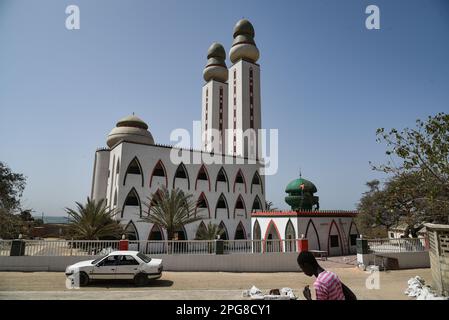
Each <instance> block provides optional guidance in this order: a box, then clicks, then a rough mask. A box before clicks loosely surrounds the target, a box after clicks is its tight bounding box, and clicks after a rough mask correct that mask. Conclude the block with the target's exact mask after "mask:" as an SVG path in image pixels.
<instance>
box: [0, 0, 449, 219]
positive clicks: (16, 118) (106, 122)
mask: <svg viewBox="0 0 449 320" xmlns="http://www.w3.org/2000/svg"><path fill="white" fill-rule="evenodd" d="M70 4H76V5H78V6H79V8H80V11H81V29H80V30H76V31H68V30H67V29H66V28H65V19H66V14H65V8H66V6H68V5H70ZM369 4H375V5H378V6H379V8H380V12H381V29H380V30H367V29H366V28H365V19H366V17H367V15H366V14H365V8H366V7H367V5H369ZM242 17H245V18H248V19H249V20H250V21H251V22H252V23H253V25H254V27H255V30H256V38H255V40H256V43H257V45H258V47H259V50H260V52H261V58H260V60H259V63H260V65H261V90H262V126H263V127H264V128H267V129H269V128H279V151H280V152H279V171H278V173H277V174H276V175H274V176H269V177H267V179H266V184H267V186H266V189H267V198H268V200H271V201H273V202H274V203H275V205H276V206H277V207H279V208H286V205H285V204H284V200H283V198H284V196H285V193H284V189H285V186H286V185H287V183H288V182H289V181H290V180H292V179H294V178H296V177H297V176H298V173H299V168H301V169H302V173H303V177H305V178H307V179H309V180H311V181H313V182H314V183H315V184H316V185H317V187H318V195H319V196H320V202H321V208H322V209H354V208H355V206H356V204H357V202H358V200H359V199H360V196H361V194H362V193H363V192H364V191H365V186H364V184H365V182H366V181H368V180H370V179H373V178H384V176H383V175H382V174H380V173H377V172H373V171H372V170H371V169H370V166H369V161H375V162H382V161H384V160H385V157H384V154H383V151H384V147H383V146H382V145H379V144H377V143H376V141H375V138H376V137H375V131H376V128H378V127H386V128H391V127H396V128H403V127H407V126H413V125H414V123H415V120H416V119H417V118H425V117H426V116H428V115H432V114H435V113H437V112H441V111H446V112H447V111H449V107H448V103H447V101H448V100H449V63H448V57H449V41H448V39H449V2H448V1H444V0H441V1H411V0H409V1H383V0H372V1H364V0H351V1H349V0H348V1H316V0H315V1H298V0H295V1H293V0H292V1H255V0H254V1H235V0H228V1H206V0H190V1H166V0H164V1H137V0H135V1H101V0H97V1H87V0H85V1H84V0H71V1H62V0H52V1H51V0H41V1H23V0H14V1H8V0H0V160H1V161H4V162H6V163H7V164H8V165H9V166H10V167H11V168H12V169H13V170H14V171H16V172H21V173H24V174H25V175H26V176H27V177H28V183H27V188H26V191H25V193H24V197H23V204H24V205H25V206H27V207H31V208H33V209H35V210H36V213H39V214H40V213H41V212H45V214H48V215H61V214H64V207H67V206H73V205H74V201H84V200H85V198H86V197H87V196H88V195H89V194H90V187H91V179H92V170H93V168H92V167H93V159H94V152H95V150H96V148H97V147H101V146H104V145H105V142H106V136H107V134H108V132H109V131H110V130H111V129H112V128H113V127H114V125H115V123H116V121H117V120H118V119H119V118H121V117H123V116H125V115H128V114H130V113H132V112H135V113H136V114H137V115H139V116H140V117H141V118H143V119H144V120H145V121H146V122H147V123H148V124H149V126H150V130H151V132H152V134H153V136H154V137H155V140H156V142H159V143H167V144H168V143H170V141H169V135H170V131H171V130H172V129H175V128H187V129H190V128H192V121H193V120H200V115H201V87H202V85H203V79H202V70H203V68H204V65H205V63H206V52H207V48H208V47H209V45H210V44H211V43H212V42H214V41H218V42H221V43H222V44H223V45H224V47H225V48H226V50H229V48H230V45H231V43H232V29H233V26H234V24H235V23H236V22H237V21H238V20H239V19H241V18H242ZM227 63H228V65H229V63H230V61H229V59H227Z"/></svg>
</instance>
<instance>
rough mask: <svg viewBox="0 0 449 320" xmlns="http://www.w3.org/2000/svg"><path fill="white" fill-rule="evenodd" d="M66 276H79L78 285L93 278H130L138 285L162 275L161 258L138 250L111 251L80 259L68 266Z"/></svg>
mask: <svg viewBox="0 0 449 320" xmlns="http://www.w3.org/2000/svg"><path fill="white" fill-rule="evenodd" d="M65 274H66V276H67V277H68V278H71V279H74V277H75V276H76V275H78V276H79V285H80V286H87V285H88V284H89V281H90V280H95V279H130V280H131V279H132V280H134V283H135V284H136V285H138V286H142V285H145V284H146V283H147V282H148V280H149V279H159V278H160V277H161V276H162V260H161V259H152V258H150V257H148V256H146V255H144V254H143V253H140V252H138V251H113V252H111V253H109V254H108V255H106V256H103V257H101V258H98V259H96V260H87V261H81V262H78V263H75V264H72V265H70V266H68V267H67V268H66V270H65Z"/></svg>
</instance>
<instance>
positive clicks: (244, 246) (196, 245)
mask: <svg viewBox="0 0 449 320" xmlns="http://www.w3.org/2000/svg"><path fill="white" fill-rule="evenodd" d="M12 242H13V241H12V240H0V256H9V255H10V252H11V247H12ZM23 243H24V252H23V255H25V256H92V255H106V254H108V253H110V252H112V251H116V250H119V247H120V246H119V243H120V241H119V240H112V241H102V240H98V241H96V240H23ZM296 244H297V240H295V239H290V240H223V241H221V243H219V242H217V241H215V240H173V241H167V240H130V241H128V250H135V251H140V252H142V253H145V254H149V255H158V254H189V255H195V254H217V253H218V254H247V253H260V254H266V253H283V252H296V251H297V249H298V248H297V245H296ZM220 246H221V248H220Z"/></svg>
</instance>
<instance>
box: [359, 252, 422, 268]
mask: <svg viewBox="0 0 449 320" xmlns="http://www.w3.org/2000/svg"><path fill="white" fill-rule="evenodd" d="M375 255H377V256H382V257H388V258H395V259H397V260H398V264H399V269H415V268H430V258H429V252H428V251H420V252H390V253H380V252H379V253H369V254H360V253H358V254H357V262H358V263H361V264H364V265H365V266H368V265H372V264H374V262H375V260H376V262H377V263H379V259H375V257H374V256H375Z"/></svg>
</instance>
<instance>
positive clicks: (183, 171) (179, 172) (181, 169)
mask: <svg viewBox="0 0 449 320" xmlns="http://www.w3.org/2000/svg"><path fill="white" fill-rule="evenodd" d="M176 178H179V179H187V190H190V179H189V173H188V172H187V168H186V166H185V165H184V163H183V162H181V163H180V164H179V166H178V168H176V171H175V176H174V177H173V189H175V181H176Z"/></svg>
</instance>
